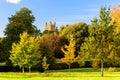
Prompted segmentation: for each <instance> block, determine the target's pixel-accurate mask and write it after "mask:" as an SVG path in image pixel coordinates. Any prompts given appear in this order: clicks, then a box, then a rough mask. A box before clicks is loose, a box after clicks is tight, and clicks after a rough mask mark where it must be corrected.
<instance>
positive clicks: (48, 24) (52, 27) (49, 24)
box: [45, 21, 56, 31]
mask: <svg viewBox="0 0 120 80" xmlns="http://www.w3.org/2000/svg"><path fill="white" fill-rule="evenodd" d="M55 29H56V22H53V23H52V22H51V21H50V22H46V23H45V30H48V31H54V30H55Z"/></svg>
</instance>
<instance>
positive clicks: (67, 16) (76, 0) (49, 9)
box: [0, 0, 120, 37]
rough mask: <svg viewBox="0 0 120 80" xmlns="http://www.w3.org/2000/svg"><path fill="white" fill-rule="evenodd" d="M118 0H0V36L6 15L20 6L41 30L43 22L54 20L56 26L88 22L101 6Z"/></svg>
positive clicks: (12, 12)
mask: <svg viewBox="0 0 120 80" xmlns="http://www.w3.org/2000/svg"><path fill="white" fill-rule="evenodd" d="M119 3H120V0H0V37H1V36H4V33H3V31H4V29H5V27H6V25H7V24H8V17H11V15H14V14H15V12H16V11H19V9H20V8H22V7H26V8H28V9H30V10H32V12H33V15H34V16H35V18H36V21H35V22H34V24H35V25H36V26H37V27H38V29H40V30H41V31H43V30H44V23H45V22H49V21H53V22H54V21H55V22H56V24H57V26H58V27H59V26H60V25H66V24H73V23H76V22H86V23H88V24H89V23H90V19H92V18H93V17H97V16H98V15H99V8H100V7H101V6H109V5H111V6H114V5H118V4H119Z"/></svg>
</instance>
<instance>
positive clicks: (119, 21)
mask: <svg viewBox="0 0 120 80" xmlns="http://www.w3.org/2000/svg"><path fill="white" fill-rule="evenodd" d="M110 17H111V18H112V21H111V23H112V24H113V25H114V26H115V29H114V33H115V34H118V33H119V32H120V5H117V6H114V7H112V9H111V13H110Z"/></svg>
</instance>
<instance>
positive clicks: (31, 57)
mask: <svg viewBox="0 0 120 80" xmlns="http://www.w3.org/2000/svg"><path fill="white" fill-rule="evenodd" d="M38 47H39V45H38V43H37V41H36V40H35V38H34V37H31V36H30V35H29V34H28V33H27V32H24V33H23V34H21V35H20V42H19V43H13V45H12V50H11V51H10V53H11V55H10V60H11V62H12V63H13V65H14V66H17V65H18V66H19V67H20V68H24V67H25V68H29V69H30V68H31V67H32V66H33V65H35V64H36V63H37V60H38V58H40V55H38Z"/></svg>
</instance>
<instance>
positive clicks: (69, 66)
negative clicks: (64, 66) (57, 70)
mask: <svg viewBox="0 0 120 80" xmlns="http://www.w3.org/2000/svg"><path fill="white" fill-rule="evenodd" d="M68 66H69V72H70V64H69V65H68Z"/></svg>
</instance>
